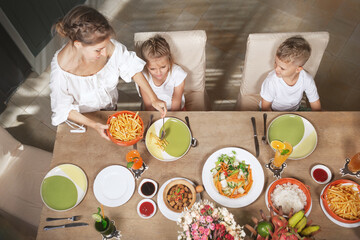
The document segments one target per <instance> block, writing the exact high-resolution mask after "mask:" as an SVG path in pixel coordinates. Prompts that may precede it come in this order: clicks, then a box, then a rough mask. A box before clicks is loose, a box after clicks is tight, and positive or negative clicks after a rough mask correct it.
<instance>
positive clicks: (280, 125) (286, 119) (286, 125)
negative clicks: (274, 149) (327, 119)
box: [269, 115, 305, 147]
mask: <svg viewBox="0 0 360 240" xmlns="http://www.w3.org/2000/svg"><path fill="white" fill-rule="evenodd" d="M304 133H305V126H304V122H303V120H302V119H301V117H299V116H295V115H285V116H281V117H279V118H277V119H276V120H275V121H274V122H273V123H272V124H271V126H270V129H269V140H270V142H271V141H273V140H280V141H287V142H289V143H290V144H291V145H292V146H293V147H294V146H296V145H297V144H298V143H299V142H300V141H301V139H302V138H303V136H304Z"/></svg>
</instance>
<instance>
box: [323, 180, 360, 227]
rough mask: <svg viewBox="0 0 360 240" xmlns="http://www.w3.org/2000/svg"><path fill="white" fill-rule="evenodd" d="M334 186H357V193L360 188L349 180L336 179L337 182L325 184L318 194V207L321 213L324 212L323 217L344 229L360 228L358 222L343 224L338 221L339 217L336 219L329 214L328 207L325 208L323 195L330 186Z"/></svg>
mask: <svg viewBox="0 0 360 240" xmlns="http://www.w3.org/2000/svg"><path fill="white" fill-rule="evenodd" d="M336 184H341V185H355V186H357V189H358V191H359V189H360V186H359V184H357V183H355V182H353V181H351V180H347V179H338V180H335V181H333V182H331V183H329V184H327V185H326V186H325V187H324V188H323V190H322V191H321V194H320V206H321V209H322V211H323V212H324V214H325V216H326V217H327V218H329V219H330V220H331V221H332V222H333V223H335V224H337V225H339V226H341V227H345V228H356V227H359V226H360V221H357V222H355V221H346V222H344V220H341V221H340V220H339V219H340V217H339V216H337V217H336V218H337V219H336V218H335V217H333V216H332V215H335V214H334V213H332V212H331V213H330V211H331V210H330V208H329V207H328V206H325V204H327V203H326V200H325V198H324V197H323V195H324V194H325V193H326V191H327V189H328V188H329V187H330V186H331V185H336Z"/></svg>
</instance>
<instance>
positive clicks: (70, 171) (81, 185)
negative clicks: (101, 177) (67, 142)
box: [40, 164, 88, 212]
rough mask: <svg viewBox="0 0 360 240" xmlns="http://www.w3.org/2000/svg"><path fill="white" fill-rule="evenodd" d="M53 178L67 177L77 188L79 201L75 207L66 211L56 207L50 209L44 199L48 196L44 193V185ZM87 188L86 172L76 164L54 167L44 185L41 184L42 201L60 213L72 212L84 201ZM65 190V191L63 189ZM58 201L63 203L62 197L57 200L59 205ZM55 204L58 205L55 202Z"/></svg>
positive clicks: (70, 207) (47, 175)
mask: <svg viewBox="0 0 360 240" xmlns="http://www.w3.org/2000/svg"><path fill="white" fill-rule="evenodd" d="M53 176H61V177H65V178H67V179H69V180H70V181H71V182H72V183H73V184H74V185H75V187H76V191H77V200H76V203H75V204H74V205H73V206H69V207H68V208H66V209H58V208H56V207H50V206H49V205H48V204H47V203H46V201H45V200H44V197H45V195H46V193H45V192H44V191H43V184H44V181H46V179H47V178H49V177H53ZM87 186H88V181H87V177H86V174H85V173H84V171H83V170H82V169H81V168H80V167H78V166H76V165H74V164H61V165H58V166H56V167H54V168H53V169H51V170H50V171H49V172H48V173H47V174H46V176H45V177H44V179H43V181H42V183H41V187H40V196H41V200H42V201H43V202H44V204H45V205H46V206H47V207H48V208H50V209H52V210H54V211H58V212H64V211H67V210H70V209H72V208H74V207H76V206H77V205H79V203H80V202H81V201H82V200H83V199H84V197H85V194H86V191H87ZM62 190H64V189H62ZM43 194H44V196H43ZM58 201H60V202H61V196H59V197H58V198H57V200H56V202H57V203H58ZM49 204H50V203H49ZM54 204H56V203H55V202H54Z"/></svg>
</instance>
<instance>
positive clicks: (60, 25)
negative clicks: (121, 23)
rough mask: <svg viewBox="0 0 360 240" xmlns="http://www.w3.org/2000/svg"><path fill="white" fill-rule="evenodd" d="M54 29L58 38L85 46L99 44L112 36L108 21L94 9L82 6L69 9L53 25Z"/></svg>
mask: <svg viewBox="0 0 360 240" xmlns="http://www.w3.org/2000/svg"><path fill="white" fill-rule="evenodd" d="M54 29H55V31H56V32H57V33H59V34H60V36H62V37H68V38H69V39H70V40H71V41H72V42H74V41H79V42H81V43H83V44H86V45H93V44H97V43H100V42H102V41H104V40H105V39H107V38H109V37H110V36H113V35H114V30H113V28H112V27H111V26H110V24H109V22H108V20H107V19H106V18H105V17H104V16H103V15H102V14H101V13H99V12H98V11H96V10H95V9H93V8H91V7H88V6H84V5H80V6H77V7H74V8H73V9H71V10H70V11H69V12H68V13H67V14H66V15H65V16H64V17H63V18H62V19H60V20H59V21H58V22H57V23H56V24H55V25H54Z"/></svg>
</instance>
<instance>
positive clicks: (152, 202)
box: [136, 199, 157, 219]
mask: <svg viewBox="0 0 360 240" xmlns="http://www.w3.org/2000/svg"><path fill="white" fill-rule="evenodd" d="M144 202H149V203H151V205H153V207H154V211H153V213H152V214H150V215H149V216H144V215H142V214H141V213H140V206H141V204H142V203H144ZM136 209H137V213H138V214H139V216H140V217H141V218H144V219H149V218H151V217H152V216H154V215H155V213H156V210H157V208H156V203H155V202H154V201H153V200H151V199H143V200H141V201H140V202H139V203H138V205H137V208H136Z"/></svg>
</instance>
